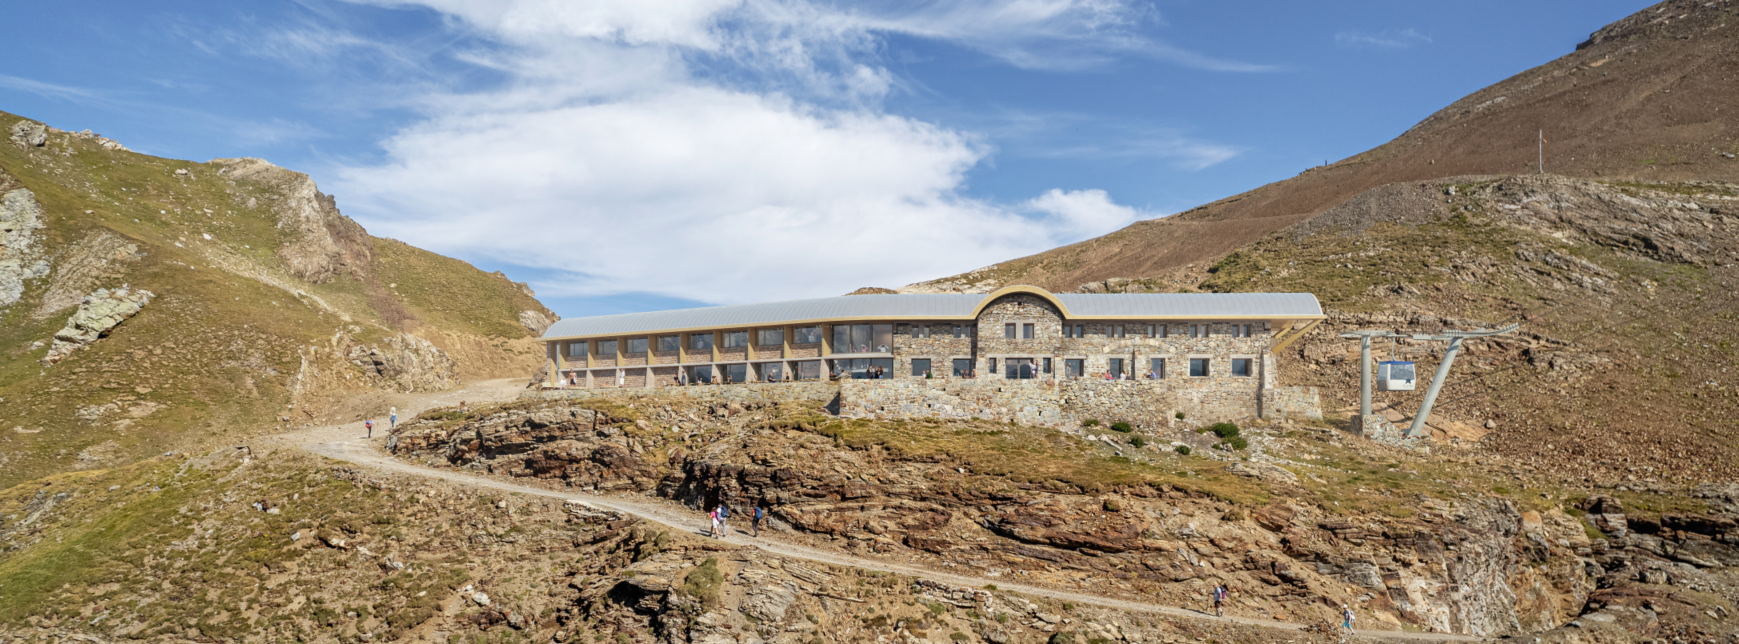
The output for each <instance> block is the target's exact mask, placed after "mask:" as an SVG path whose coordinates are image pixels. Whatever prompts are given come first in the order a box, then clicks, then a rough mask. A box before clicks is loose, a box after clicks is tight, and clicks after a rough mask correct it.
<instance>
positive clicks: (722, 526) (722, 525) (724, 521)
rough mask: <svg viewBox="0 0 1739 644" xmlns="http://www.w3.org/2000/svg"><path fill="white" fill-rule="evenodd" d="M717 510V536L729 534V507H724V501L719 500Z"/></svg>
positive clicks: (727, 535)
mask: <svg viewBox="0 0 1739 644" xmlns="http://www.w3.org/2000/svg"><path fill="white" fill-rule="evenodd" d="M717 512H718V515H719V536H720V537H729V536H731V524H730V523H729V522H730V519H731V510H730V508H727V507H725V504H724V502H723V501H721V502H719V509H718V510H717Z"/></svg>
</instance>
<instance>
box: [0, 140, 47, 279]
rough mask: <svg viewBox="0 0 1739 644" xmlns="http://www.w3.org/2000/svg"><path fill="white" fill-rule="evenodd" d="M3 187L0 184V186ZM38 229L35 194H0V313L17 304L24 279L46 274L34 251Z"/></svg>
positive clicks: (39, 206) (19, 191)
mask: <svg viewBox="0 0 1739 644" xmlns="http://www.w3.org/2000/svg"><path fill="white" fill-rule="evenodd" d="M4 178H5V177H4V173H0V179H4ZM4 184H5V182H4V181H0V187H4ZM42 227H43V224H42V204H39V203H37V202H36V195H35V194H32V193H31V192H30V191H29V190H25V189H23V188H18V189H14V190H7V191H5V193H4V194H3V195H0V310H4V309H5V308H6V307H8V306H11V305H12V304H14V303H16V302H17V301H18V298H19V297H20V296H22V295H23V294H24V282H25V281H26V280H31V279H36V278H39V277H43V276H45V275H47V274H48V262H47V261H45V260H43V259H42V257H41V251H40V250H39V249H38V248H36V237H37V231H38V230H41V229H42Z"/></svg>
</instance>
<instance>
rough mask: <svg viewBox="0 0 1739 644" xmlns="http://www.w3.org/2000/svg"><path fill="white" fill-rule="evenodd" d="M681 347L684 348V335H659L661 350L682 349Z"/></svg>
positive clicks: (659, 348) (659, 347)
mask: <svg viewBox="0 0 1739 644" xmlns="http://www.w3.org/2000/svg"><path fill="white" fill-rule="evenodd" d="M680 348H682V336H680V335H661V336H658V350H659V351H675V350H677V349H680Z"/></svg>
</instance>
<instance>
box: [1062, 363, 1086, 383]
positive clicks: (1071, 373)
mask: <svg viewBox="0 0 1739 644" xmlns="http://www.w3.org/2000/svg"><path fill="white" fill-rule="evenodd" d="M1085 370H1086V361H1084V360H1081V359H1078V358H1077V359H1074V360H1064V361H1063V377H1064V378H1079V377H1081V373H1082V372H1083V371H1085Z"/></svg>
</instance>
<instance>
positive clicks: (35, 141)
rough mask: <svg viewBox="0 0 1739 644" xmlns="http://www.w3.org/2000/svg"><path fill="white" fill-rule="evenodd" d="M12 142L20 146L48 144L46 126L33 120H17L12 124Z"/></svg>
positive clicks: (28, 146)
mask: <svg viewBox="0 0 1739 644" xmlns="http://www.w3.org/2000/svg"><path fill="white" fill-rule="evenodd" d="M12 144H13V145H16V146H18V147H21V148H40V147H42V146H44V145H48V126H46V125H43V124H41V123H37V122H35V121H19V122H17V123H14V124H12Z"/></svg>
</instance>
